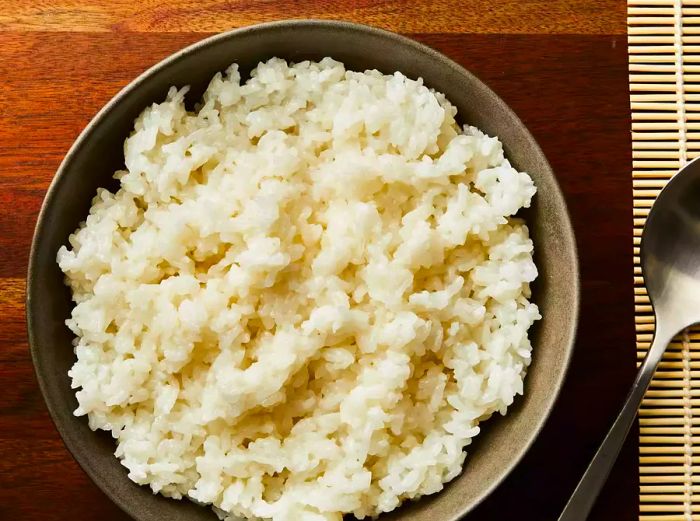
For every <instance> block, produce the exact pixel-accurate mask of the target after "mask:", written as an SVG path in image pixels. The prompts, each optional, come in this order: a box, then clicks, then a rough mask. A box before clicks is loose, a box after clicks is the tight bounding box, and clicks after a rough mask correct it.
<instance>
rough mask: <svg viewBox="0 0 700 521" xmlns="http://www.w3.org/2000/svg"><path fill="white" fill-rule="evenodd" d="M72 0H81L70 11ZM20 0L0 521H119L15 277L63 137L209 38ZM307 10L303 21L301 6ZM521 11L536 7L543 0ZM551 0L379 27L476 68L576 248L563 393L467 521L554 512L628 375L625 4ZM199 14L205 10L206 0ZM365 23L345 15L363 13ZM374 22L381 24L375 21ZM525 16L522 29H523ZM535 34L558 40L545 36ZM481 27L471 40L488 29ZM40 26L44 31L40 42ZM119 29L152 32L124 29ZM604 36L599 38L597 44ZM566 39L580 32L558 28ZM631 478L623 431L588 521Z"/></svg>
mask: <svg viewBox="0 0 700 521" xmlns="http://www.w3.org/2000/svg"><path fill="white" fill-rule="evenodd" d="M81 3H83V4H86V5H87V4H88V2H76V4H81ZM146 3H148V2H146ZM180 3H182V4H183V5H184V4H187V2H184V1H183V2H180ZM516 3H517V2H512V3H508V4H506V3H503V2H498V4H502V8H504V9H506V10H507V9H510V10H511V11H510V12H515V13H517V12H520V11H519V10H522V9H523V7H522V6H520V7H513V6H514V5H515V4H516ZM19 4H20V7H21V8H22V9H24V15H23V16H24V18H21V20H20V18H18V16H19V15H17V16H16V17H15V21H14V22H13V24H12V25H9V24H7V20H8V16H9V15H8V13H3V14H2V15H0V30H1V29H6V30H5V31H3V32H0V74H1V77H2V81H1V82H0V205H1V211H0V382H2V384H3V386H2V387H3V391H2V393H0V518H1V519H17V520H29V521H31V520H37V521H38V520H42V521H59V520H61V521H67V520H73V519H80V520H85V521H90V520H100V521H112V520H124V519H126V516H125V515H124V514H122V513H121V512H119V511H118V509H117V508H116V507H114V506H113V505H112V504H111V503H110V501H109V500H108V499H107V498H106V497H105V496H103V495H102V493H101V492H99V491H98V490H97V489H96V487H95V486H94V485H93V484H92V483H91V482H90V481H89V480H88V479H87V477H86V476H85V474H83V472H82V471H81V470H80V468H79V467H78V466H77V464H76V463H75V462H74V461H73V460H72V458H71V456H70V454H69V453H68V452H67V451H66V449H65V447H64V446H63V444H62V443H61V441H60V438H59V437H58V434H57V433H56V430H55V429H54V427H53V425H52V423H51V421H50V419H49V417H48V414H47V413H46V409H45V407H44V404H43V402H42V399H41V396H40V394H39V390H38V387H37V384H36V380H35V378H34V374H33V369H32V366H31V361H30V358H29V352H28V348H27V339H26V333H25V326H24V315H23V313H24V307H23V298H24V280H23V277H24V275H25V271H26V262H27V256H28V249H29V245H30V241H31V236H32V231H33V226H34V222H35V220H36V215H37V213H38V210H39V207H40V205H41V200H42V198H43V194H44V192H45V189H46V187H47V186H48V183H49V182H50V180H51V177H52V175H53V173H54V171H55V169H56V167H57V166H58V163H59V162H60V160H61V158H62V156H63V154H64V153H65V152H66V150H67V149H68V147H69V146H70V144H71V142H72V140H73V139H74V138H75V137H76V136H77V134H78V133H79V131H80V130H81V128H82V127H83V126H84V125H85V124H86V123H87V122H88V121H89V120H90V118H91V117H92V115H93V114H94V113H95V112H96V111H97V110H99V108H100V107H101V106H102V105H103V104H104V103H105V102H106V101H108V99H109V98H110V97H111V96H112V95H113V94H115V93H116V92H117V91H118V90H119V89H120V88H121V87H122V86H124V85H125V84H126V83H127V82H128V81H129V80H130V79H132V78H133V77H134V76H135V75H136V74H138V73H139V72H141V71H142V70H144V69H145V68H146V67H148V66H149V65H151V64H153V63H155V62H156V61H158V60H159V59H161V58H163V57H165V56H166V55H168V54H169V53H171V52H172V51H174V50H176V49H178V48H180V47H182V46H184V45H186V44H188V43H191V42H194V41H196V40H198V39H200V38H202V37H203V36H204V35H203V34H199V33H195V32H184V33H183V32H175V33H158V32H157V31H158V30H159V29H160V30H166V29H168V28H170V29H172V28H173V27H174V28H176V29H177V28H180V27H182V26H183V22H182V20H183V18H182V17H183V16H184V15H182V13H180V14H179V15H177V16H179V17H180V18H175V21H174V22H171V23H170V25H168V22H167V17H166V19H164V20H163V25H162V27H161V26H158V24H155V23H154V22H153V19H154V16H156V15H154V14H153V13H154V12H155V11H146V13H145V15H144V21H143V22H138V20H136V19H135V18H134V17H133V16H132V17H131V18H129V19H128V20H127V22H125V23H124V24H123V25H118V26H116V27H113V26H109V25H104V24H106V23H107V22H104V23H103V22H100V23H103V25H104V27H103V28H102V29H101V30H107V31H108V32H102V33H100V32H79V31H76V32H73V31H71V32H55V30H56V28H63V29H65V30H68V31H70V29H71V27H72V26H71V25H70V23H75V24H76V27H78V28H82V29H83V30H86V31H96V30H100V29H99V28H95V27H81V26H79V25H78V22H77V21H75V20H76V17H75V16H74V14H71V13H72V12H69V11H66V10H65V9H64V11H63V12H64V14H63V15H61V14H60V13H58V14H57V11H56V8H55V7H52V6H50V5H48V4H50V3H49V2H46V4H47V5H46V6H44V7H45V10H44V13H45V16H44V18H42V17H41V16H39V15H36V12H38V11H36V9H35V11H34V15H32V16H34V17H33V18H31V20H33V21H32V24H34V25H31V24H29V22H28V21H27V20H29V18H27V16H29V15H27V14H26V13H27V10H28V9H29V7H27V6H30V4H33V5H35V6H36V5H37V4H36V3H34V2H28V1H27V2H19ZM246 4H247V9H248V10H247V11H246V12H247V13H251V12H252V11H251V10H252V9H255V8H256V6H258V7H257V8H259V9H262V12H263V15H264V16H266V17H267V19H270V18H281V17H284V16H285V13H287V10H288V8H285V9H286V10H285V9H281V10H280V11H279V13H277V12H276V11H275V10H274V8H273V7H271V5H272V4H270V3H266V2H259V3H255V2H247V3H246ZM303 4H304V5H305V6H306V9H307V11H308V10H309V9H310V7H309V6H311V5H312V4H314V3H313V2H304V3H303ZM340 4H343V5H344V10H343V11H339V16H340V15H342V17H343V18H353V17H352V16H351V15H352V12H353V11H352V9H351V7H352V5H355V6H356V7H357V9H359V10H360V11H361V12H362V13H364V14H363V15H362V16H369V15H367V14H366V13H367V12H373V11H371V9H370V7H368V6H369V4H370V2H357V3H355V2H327V3H324V2H317V3H316V4H315V5H317V6H326V5H327V6H329V7H328V8H329V9H331V8H332V7H333V5H340ZM388 4H389V3H388V2H384V3H382V6H383V7H381V6H380V7H381V9H383V11H381V12H383V13H386V12H389V11H388V9H389V7H388ZM436 4H440V2H436ZM476 4H478V5H479V6H480V7H481V8H484V6H485V5H486V4H485V3H484V2H476ZM523 4H530V5H531V6H534V7H537V8H540V9H541V8H542V5H543V4H544V3H541V2H523ZM612 4H614V6H615V9H614V11H612V12H611V14H610V17H609V19H608V18H606V19H605V20H602V18H601V16H600V13H599V11H600V9H601V6H606V7H610V6H611V5H612ZM134 5H136V4H134ZM208 5H209V4H208ZM416 5H417V7H415V8H414V10H415V13H416V15H417V16H419V17H421V16H422V17H425V16H427V14H426V13H429V12H430V11H426V9H427V8H426V7H425V6H426V5H428V4H427V3H426V2H417V3H416ZM494 5H496V4H494ZM552 5H553V6H554V7H553V11H552V12H553V13H554V15H556V16H553V17H552V18H551V19H550V20H543V21H542V22H541V23H539V24H537V23H534V21H533V18H532V16H530V18H528V19H527V20H526V21H525V22H523V21H522V20H520V21H514V22H513V24H512V25H510V26H508V24H507V21H505V20H504V19H502V18H499V17H498V16H497V15H496V14H494V13H493V12H487V13H486V14H485V16H491V17H494V16H496V18H497V20H498V21H499V23H500V24H501V25H498V26H497V27H496V29H497V30H498V31H499V32H501V33H532V34H509V35H504V34H456V32H453V31H445V24H444V22H440V23H438V22H436V21H435V22H431V21H429V20H427V19H420V20H418V21H415V22H411V23H413V24H414V25H410V23H409V21H407V17H408V15H409V14H410V12H411V11H410V10H409V11H408V12H407V14H404V15H403V18H400V19H399V20H398V21H394V22H392V23H393V24H394V25H395V26H398V27H400V28H406V27H409V28H410V27H417V28H419V29H418V30H423V31H426V32H423V33H419V34H413V35H412V36H414V37H415V38H416V39H418V40H420V41H422V42H424V43H427V44H428V45H431V46H433V47H435V48H437V49H438V50H440V51H442V52H444V53H445V54H447V55H448V56H450V57H452V58H453V59H455V60H457V61H458V62H460V63H461V64H463V65H464V66H466V67H467V68H469V69H470V70H472V71H473V72H474V73H476V74H477V75H478V76H479V77H480V78H482V79H483V80H484V81H485V82H486V83H488V84H489V86H491V87H492V88H493V89H494V90H495V91H496V92H497V93H498V94H499V95H500V96H501V97H503V99H504V100H505V101H506V102H507V103H508V104H509V105H510V106H511V107H512V108H513V109H514V110H515V111H516V112H517V113H518V115H519V116H520V117H521V118H522V119H523V121H524V122H525V123H526V125H527V126H528V127H529V128H530V130H531V131H532V132H533V134H534V135H535V137H536V138H537V139H538V141H539V142H540V144H541V145H542V147H543V149H544V152H545V153H546V155H547V156H548V158H549V160H550V162H551V164H552V166H553V168H554V170H555V172H556V173H557V175H558V178H559V180H560V183H561V185H562V188H563V189H564V192H565V194H566V196H567V200H568V203H569V206H570V210H571V213H572V218H573V222H574V226H575V229H576V233H577V238H578V245H579V248H580V257H581V274H582V287H583V302H582V315H581V322H580V329H579V331H580V332H579V338H578V342H577V349H576V353H575V355H574V359H573V363H572V366H571V369H570V372H569V376H568V379H567V383H566V385H565V387H564V389H563V392H562V395H561V398H560V400H559V403H558V405H557V407H556V408H555V411H554V413H553V416H552V418H551V419H550V421H549V422H548V423H547V425H546V427H545V429H544V431H543V432H542V435H541V437H540V438H539V440H538V441H537V442H536V444H535V446H534V447H533V449H532V450H531V451H530V452H529V453H528V455H527V456H526V458H525V459H524V461H523V462H522V463H521V464H520V465H519V467H518V468H517V470H516V472H515V473H514V474H513V475H512V476H511V477H509V478H508V479H507V480H506V482H505V483H504V484H503V485H502V486H501V487H499V489H497V491H496V492H495V493H494V494H493V495H492V496H490V498H489V499H487V500H486V502H485V503H484V504H483V505H481V506H480V507H479V508H478V509H477V510H475V511H474V512H473V513H472V514H471V515H469V516H468V518H467V519H469V520H474V521H481V520H501V519H528V520H530V519H532V520H545V521H546V520H550V519H556V516H557V513H558V511H559V510H560V509H561V508H562V506H563V505H564V503H565V501H566V498H567V496H568V494H569V493H570V492H571V490H572V489H573V487H574V485H575V483H576V481H577V480H578V478H579V476H580V474H581V472H582V471H583V469H584V468H585V465H586V464H587V461H588V459H589V458H590V456H591V455H592V453H593V451H594V450H595V447H596V445H597V444H598V442H599V441H600V440H601V439H602V436H603V434H604V432H605V430H606V429H607V427H608V425H609V424H610V422H611V421H612V418H613V417H614V415H615V412H616V410H617V408H618V407H619V405H620V404H621V402H622V400H623V398H624V395H625V393H626V390H627V388H628V386H629V384H630V383H631V380H632V377H633V373H634V370H635V347H634V326H633V298H632V226H631V224H632V222H631V218H632V190H631V174H630V170H631V152H630V148H631V147H630V138H629V128H630V121H629V100H628V85H627V62H626V59H627V58H626V41H625V37H624V35H623V33H624V16H621V15H620V13H621V12H624V6H623V4H622V3H621V2H617V3H614V2H593V1H588V2H585V1H581V2H571V3H567V4H566V5H564V3H562V2H553V3H552ZM251 6H252V7H251ZM455 6H456V4H455ZM509 6H510V7H509ZM567 6H568V7H567ZM122 9H123V8H122ZM207 9H208V11H207V12H209V13H211V12H213V11H212V7H211V5H209V7H207ZM233 9H235V7H233ZM317 9H320V8H317ZM377 9H379V8H377ZM105 11H108V10H103V11H101V12H102V13H103V14H104V12H105ZM114 12H117V13H118V12H119V9H117V8H115V10H114ZM159 12H160V11H159ZM227 12H228V11H227ZM441 12H442V11H441ZM65 13H68V14H65ZM328 13H331V11H328ZM10 14H12V13H10ZM20 14H21V13H20ZM30 14H31V13H30ZM287 14H288V13H287ZM263 15H260V16H263ZM61 16H63V17H64V18H63V19H61ZM66 16H68V18H67V19H66V18H65V17H66ZM96 16H97V15H95V16H93V18H90V17H87V18H85V17H83V18H84V20H87V22H85V21H84V22H81V23H88V22H89V23H97V22H95V17H96ZM110 16H116V15H110ZM130 16H131V15H130ZM250 16H252V15H250ZM362 16H358V17H356V19H357V20H358V21H365V22H371V21H372V20H371V19H369V20H368V19H366V18H363V17H362ZM441 16H443V18H444V16H446V15H444V13H443V15H441ZM470 16H471V15H470ZM98 18H99V17H98ZM188 19H189V22H188V23H189V26H188V27H190V30H194V29H192V25H193V24H194V23H195V20H196V16H194V15H190V17H189V18H188ZM17 20H20V21H21V23H20V22H18V21H17ZM22 20H23V21H22ZM100 20H103V18H100ZM135 20H136V21H135ZM149 20H150V21H149ZM178 20H179V21H178ZM378 20H379V22H378V24H379V25H382V24H383V22H382V20H383V19H378ZM576 20H578V21H577V22H576ZM3 21H4V22H6V23H5V24H4V23H3ZM401 23H403V24H404V25H400V24H401ZM527 23H531V25H530V26H527V27H525V28H524V29H523V27H524V26H523V24H527ZM22 24H24V25H22ZM28 24H29V25H28ZM42 24H44V25H42ZM67 24H68V25H67ZM139 24H140V25H139ZM440 24H442V25H440ZM518 24H520V25H518ZM567 24H568V25H567ZM545 26H546V27H550V28H552V27H553V28H555V29H558V30H546V31H545V30H541V29H542V28H543V27H545ZM476 27H477V29H478V30H479V32H486V33H490V32H496V31H491V30H486V29H485V28H484V27H483V25H477V26H476ZM508 27H510V28H511V29H512V30H508ZM37 28H38V29H48V30H49V32H36V31H35V29H37ZM124 28H127V29H134V28H136V29H139V30H143V31H153V32H139V33H133V32H124V31H123V29H124ZM435 28H437V29H438V31H439V30H442V31H443V32H435V31H436V29H435ZM567 28H574V30H567ZM591 28H597V29H595V30H593V29H591ZM112 29H113V30H112ZM477 29H474V26H472V27H471V28H470V27H461V28H460V30H463V31H465V32H473V31H475V30H477ZM604 31H607V32H609V33H610V34H608V35H606V34H601V33H602V32H604ZM571 32H580V33H588V34H579V35H576V34H565V33H571ZM536 33H540V34H536ZM543 33H551V34H543ZM556 33H559V34H556ZM535 356H536V355H535ZM637 476H638V468H637V449H636V434H633V435H632V436H631V438H630V443H628V446H627V447H626V449H625V452H624V454H623V456H622V458H621V459H620V461H619V463H618V465H617V467H616V469H615V471H614V474H613V476H612V479H611V481H610V482H609V484H608V486H607V487H606V489H605V490H604V492H603V496H602V497H601V500H600V502H599V504H598V506H597V508H596V510H595V512H594V514H593V516H592V517H591V519H592V520H614V521H627V520H630V521H631V520H632V519H636V518H637V512H638V494H637V482H638V477H637Z"/></svg>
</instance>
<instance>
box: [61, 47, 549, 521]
mask: <svg viewBox="0 0 700 521" xmlns="http://www.w3.org/2000/svg"><path fill="white" fill-rule="evenodd" d="M251 76H252V77H251V79H250V80H248V81H246V82H245V83H243V84H241V81H240V75H239V72H238V69H237V67H236V65H232V66H231V67H230V68H229V69H228V70H227V71H226V73H225V74H223V75H221V74H217V75H216V76H215V77H214V78H213V79H212V81H211V83H210V85H209V88H208V89H207V91H206V93H205V94H204V98H203V100H202V103H201V105H199V106H198V107H197V110H196V111H195V112H188V111H187V110H186V109H185V105H184V102H183V98H184V95H185V92H186V90H187V89H181V90H176V89H174V88H173V89H171V90H170V92H169V94H168V98H167V100H166V101H164V102H163V103H160V104H157V105H153V106H151V107H149V108H147V109H146V110H144V112H143V113H142V114H141V115H140V116H139V118H138V119H137V120H136V122H135V124H134V131H133V133H132V134H131V137H129V138H128V139H127V140H126V143H125V145H124V155H125V160H126V170H124V171H119V172H117V173H116V174H115V177H116V178H117V179H118V180H119V182H120V184H121V186H120V188H119V190H118V191H117V192H116V193H111V192H109V191H107V190H104V189H101V190H99V191H98V193H97V196H96V197H95V199H94V201H93V206H92V208H91V209H90V215H89V216H88V217H87V219H86V221H85V223H84V224H82V225H81V226H80V228H79V229H78V230H76V232H75V233H74V234H73V235H71V237H70V248H66V247H62V248H61V249H60V251H59V252H58V263H59V265H60V267H61V269H62V270H63V271H64V272H65V274H66V277H67V281H68V284H70V287H71V289H72V292H73V298H74V299H75V302H76V306H75V308H74V309H73V313H72V317H71V319H70V320H68V321H67V324H68V326H69V327H70V328H71V330H72V331H73V332H74V333H75V335H76V337H77V338H76V341H75V354H76V356H77V361H76V362H75V365H74V366H73V368H72V369H71V370H70V376H71V378H72V380H73V387H74V388H75V389H77V391H76V397H77V399H78V403H79V407H78V409H77V410H76V411H75V414H76V415H78V416H82V415H87V416H88V419H89V422H90V427H91V428H92V429H104V430H108V431H111V433H112V435H113V436H114V438H115V439H116V440H117V443H118V446H117V450H116V453H115V454H116V456H117V457H118V458H120V459H121V462H122V464H123V465H124V466H125V467H127V468H128V469H129V478H131V479H132V480H133V481H135V482H136V483H140V484H143V485H149V486H150V487H151V488H152V490H153V491H154V492H159V493H161V494H164V495H166V496H170V497H174V498H181V497H185V496H188V497H189V498H191V499H193V500H195V501H197V502H201V503H208V504H212V505H213V506H214V508H215V510H216V511H217V513H218V514H219V515H221V516H222V517H226V516H228V515H231V514H232V515H240V516H245V517H249V518H272V519H274V520H276V521H291V520H303V521H307V520H308V521H312V520H313V521H320V520H334V521H339V520H340V519H341V517H342V513H352V514H354V515H355V516H357V517H358V518H363V517H365V516H374V515H377V514H379V513H381V512H388V511H390V510H392V509H394V508H396V507H397V506H398V505H399V504H400V503H401V502H402V501H403V500H405V499H408V498H417V497H419V496H421V495H424V494H432V493H435V492H437V491H439V490H440V489H441V488H442V487H443V484H444V483H445V482H447V481H449V480H451V479H453V478H454V477H455V476H457V475H458V474H459V473H460V471H461V468H462V463H463V461H464V458H465V451H464V448H465V446H466V445H468V444H469V443H470V442H471V440H472V438H473V437H474V436H476V435H477V434H478V433H479V427H478V424H479V422H480V421H482V420H484V419H486V418H487V417H489V416H490V415H491V414H492V413H493V412H496V411H497V412H500V413H501V414H505V412H506V408H507V407H508V406H509V405H510V404H511V403H512V402H513V399H514V397H515V396H516V395H517V394H522V392H523V378H524V376H525V370H526V368H527V366H528V364H529V363H530V353H531V346H530V342H529V341H528V336H527V331H528V328H529V327H530V325H531V324H532V323H533V321H535V320H537V319H538V318H539V314H538V310H537V307H536V306H535V305H534V304H532V303H530V302H528V298H529V296H530V290H529V283H530V282H531V281H532V280H534V279H535V277H536V275H537V270H536V268H535V265H534V264H533V260H532V249H533V246H532V242H531V240H530V239H529V237H528V229H527V227H526V226H525V224H524V223H523V222H522V221H520V220H519V219H516V218H513V217H512V216H513V215H514V214H515V213H516V212H517V211H518V210H519V209H520V208H521V207H527V206H529V204H530V199H531V198H532V196H533V195H534V193H535V187H534V185H533V182H532V180H531V179H530V177H529V176H528V175H527V174H525V173H520V172H517V171H516V170H515V169H513V168H512V167H511V165H510V164H509V163H508V161H507V160H506V159H504V156H503V151H502V148H501V144H500V142H499V141H498V140H497V139H496V138H493V137H488V136H486V135H484V134H482V133H481V132H480V131H479V130H477V129H475V128H464V129H460V128H459V127H458V126H457V124H456V123H455V119H454V117H455V114H456V109H455V108H454V107H453V106H452V105H451V104H450V103H449V102H448V101H447V100H446V99H445V97H444V96H443V95H442V94H440V93H437V92H434V91H432V90H430V89H428V88H426V87H425V86H424V85H423V83H422V81H421V80H418V81H413V80H410V79H408V78H406V77H405V76H403V75H401V74H400V73H396V74H394V75H392V76H386V75H382V74H381V73H379V72H377V71H367V72H364V73H358V72H352V71H347V70H346V69H345V68H344V66H343V64H342V63H339V62H336V61H333V60H331V59H328V58H326V59H324V60H322V61H321V62H320V63H310V62H303V63H299V64H294V65H289V64H287V63H286V62H285V61H283V60H280V59H272V60H270V61H268V62H267V63H264V64H261V65H259V66H258V67H257V69H255V70H254V71H253V72H252V74H251Z"/></svg>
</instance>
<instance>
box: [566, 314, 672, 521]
mask: <svg viewBox="0 0 700 521" xmlns="http://www.w3.org/2000/svg"><path fill="white" fill-rule="evenodd" d="M674 334H675V331H674V332H672V333H669V332H668V331H665V330H663V329H661V328H659V327H658V320H657V330H656V332H655V334H654V341H653V343H652V345H651V347H650V348H649V351H648V352H647V355H646V357H644V361H643V362H642V365H641V367H640V368H639V372H638V373H637V378H636V380H635V381H634V384H633V386H632V389H631V390H630V393H629V395H627V399H626V400H625V405H624V406H623V407H622V410H621V411H620V414H619V415H618V416H617V419H616V420H615V423H613V426H612V427H611V428H610V430H609V431H608V434H607V436H605V439H604V440H603V443H601V445H600V447H599V448H598V452H596V454H595V456H593V460H592V461H591V463H590V465H588V468H587V469H586V472H585V473H584V474H583V477H582V478H581V481H579V483H578V485H577V486H576V490H574V493H573V494H572V495H571V497H570V498H569V502H568V503H567V504H566V506H565V507H564V510H563V511H562V513H561V515H560V516H559V521H585V520H586V519H587V518H588V514H589V513H590V511H591V508H592V507H593V504H594V503H595V500H596V498H597V497H598V494H599V493H600V489H601V488H602V487H603V484H604V483H605V481H606V480H607V479H608V475H609V474H610V470H611V469H612V466H613V464H614V463H615V460H617V456H618V454H619V453H620V449H621V448H622V445H623V443H624V442H625V439H626V438H627V434H628V433H629V430H630V427H631V426H632V422H633V421H634V419H635V417H636V416H637V411H638V410H639V406H640V405H641V403H642V398H643V397H644V393H645V392H646V390H647V387H649V383H650V382H651V379H652V377H653V376H654V371H655V370H656V366H657V365H658V364H659V361H660V360H661V357H662V356H663V354H664V351H665V350H666V346H668V344H669V342H670V341H671V340H672V339H673V336H674Z"/></svg>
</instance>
